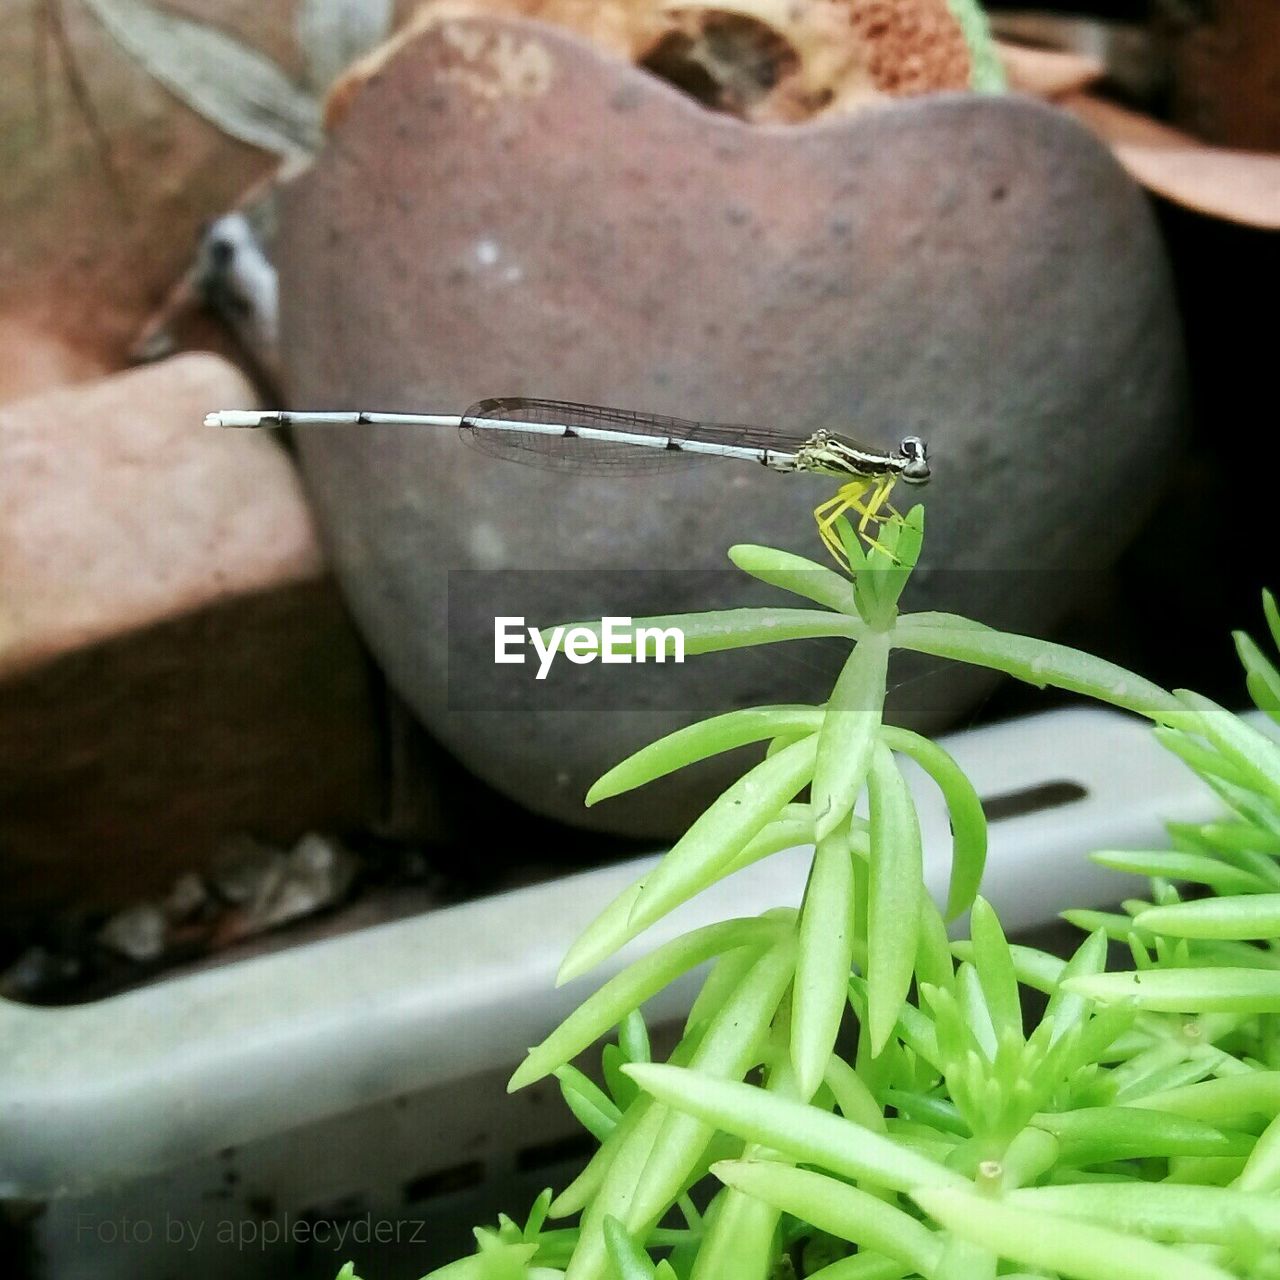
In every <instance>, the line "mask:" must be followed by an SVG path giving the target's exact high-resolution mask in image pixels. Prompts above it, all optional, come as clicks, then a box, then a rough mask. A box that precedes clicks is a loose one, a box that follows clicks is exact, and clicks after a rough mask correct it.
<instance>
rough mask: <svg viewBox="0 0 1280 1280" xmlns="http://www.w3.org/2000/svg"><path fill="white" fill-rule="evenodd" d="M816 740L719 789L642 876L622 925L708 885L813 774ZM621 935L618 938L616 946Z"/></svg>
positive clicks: (650, 918)
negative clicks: (637, 892)
mask: <svg viewBox="0 0 1280 1280" xmlns="http://www.w3.org/2000/svg"><path fill="white" fill-rule="evenodd" d="M817 747H818V743H817V740H816V739H815V738H812V737H810V738H805V739H804V740H803V741H801V742H797V743H795V744H794V745H793V746H790V747H787V748H786V749H785V750H783V751H779V752H778V754H777V755H775V756H771V757H770V758H769V759H767V760H762V761H761V762H760V763H759V764H758V765H756V766H755V768H754V769H751V770H750V771H749V772H748V773H746V774H744V775H743V776H742V777H741V778H739V779H738V781H737V782H735V783H733V785H732V786H730V787H729V788H728V790H726V791H725V792H723V793H722V794H721V795H720V796H719V797H718V798H717V799H716V800H714V801H713V802H712V803H711V805H710V806H709V807H708V808H707V809H706V811H705V812H704V813H703V814H702V815H701V816H700V817H698V818H697V819H696V820H695V821H694V823H693V825H692V826H691V827H690V828H689V830H688V831H686V832H685V833H684V835H683V836H681V837H680V839H679V840H678V841H676V843H675V845H674V846H673V847H672V849H671V851H670V852H669V853H668V854H667V855H666V857H664V858H663V859H662V861H661V862H660V863H658V865H657V866H656V867H655V868H654V869H653V870H652V871H651V872H650V873H649V874H648V875H647V876H646V877H645V880H644V885H643V887H642V888H641V890H640V892H639V894H638V895H637V896H636V900H635V905H634V906H633V907H632V908H631V916H630V919H629V920H628V922H627V924H628V930H630V931H638V930H641V929H646V928H648V926H649V925H651V924H653V922H654V921H655V920H659V919H661V918H662V917H663V916H664V915H666V914H667V912H668V911H670V910H672V909H673V908H674V907H678V906H679V905H680V904H681V903H682V902H685V901H687V900H688V899H689V898H691V897H693V896H694V895H695V894H697V893H700V892H701V891H702V890H703V889H705V888H706V887H707V886H708V885H710V884H714V883H715V881H717V880H718V879H719V878H720V877H721V875H723V874H724V872H725V870H726V869H727V868H728V867H729V866H730V865H731V864H732V863H733V861H734V859H735V858H736V856H737V855H738V854H739V853H740V852H741V851H742V848H743V846H744V845H746V844H747V842H748V841H749V840H751V839H752V838H754V837H755V836H757V835H758V834H759V833H760V831H761V830H762V829H763V828H764V827H765V826H766V825H767V824H768V823H769V822H770V821H771V820H772V819H773V818H775V817H776V816H777V814H778V811H779V810H780V809H781V808H782V806H783V805H785V804H787V803H788V802H789V801H791V800H793V799H794V798H795V796H796V794H797V793H798V792H799V791H800V790H801V789H802V788H803V787H804V786H805V784H806V783H807V782H808V781H809V779H810V778H811V777H812V776H813V768H814V757H815V754H816V752H817ZM623 941H625V937H619V938H618V945H619V946H621V945H622V942H623Z"/></svg>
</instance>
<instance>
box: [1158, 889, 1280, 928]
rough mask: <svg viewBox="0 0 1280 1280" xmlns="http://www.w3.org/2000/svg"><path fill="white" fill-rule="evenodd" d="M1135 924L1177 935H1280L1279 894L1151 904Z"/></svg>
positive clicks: (1256, 894) (1258, 894)
mask: <svg viewBox="0 0 1280 1280" xmlns="http://www.w3.org/2000/svg"><path fill="white" fill-rule="evenodd" d="M1134 923H1135V924H1137V925H1139V926H1140V927H1141V928H1143V929H1150V930H1151V931H1152V932H1153V933H1163V934H1167V935H1168V936H1170V937H1174V938H1232V939H1239V938H1280V893H1255V894H1251V895H1249V896H1247V897H1243V898H1200V899H1198V900H1197V901H1195V902H1179V903H1175V904H1173V905H1171V906H1167V907H1150V908H1148V909H1147V910H1146V911H1142V912H1139V913H1138V915H1137V916H1136V917H1135V918H1134Z"/></svg>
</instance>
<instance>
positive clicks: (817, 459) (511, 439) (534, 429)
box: [205, 396, 929, 567]
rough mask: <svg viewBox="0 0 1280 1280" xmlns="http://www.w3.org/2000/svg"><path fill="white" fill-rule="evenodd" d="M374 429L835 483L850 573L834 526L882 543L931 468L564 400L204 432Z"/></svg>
mask: <svg viewBox="0 0 1280 1280" xmlns="http://www.w3.org/2000/svg"><path fill="white" fill-rule="evenodd" d="M359 424H366V425H371V426H400V427H442V428H449V427H451V428H454V429H456V430H457V431H459V432H460V434H461V435H462V438H463V439H464V440H465V441H466V442H467V443H468V444H470V445H472V446H473V447H475V448H478V449H481V450H483V451H484V452H485V453H490V454H496V455H498V456H500V457H506V458H512V459H515V460H517V461H521V462H529V463H533V464H535V465H541V466H553V467H562V468H566V469H571V470H575V471H580V472H588V473H600V474H615V473H617V472H626V471H636V470H647V469H649V468H650V467H653V466H657V465H661V464H662V463H664V462H666V461H668V460H670V459H672V458H676V457H679V458H682V459H684V460H686V461H696V460H699V459H705V458H731V459H736V460H738V461H741V462H755V463H759V464H761V465H763V466H765V467H768V468H769V469H770V470H771V471H790V472H808V473H811V474H816V475H829V476H839V477H840V478H841V479H842V481H843V483H842V484H841V485H840V488H839V490H838V491H837V492H836V495H835V496H834V497H833V498H830V499H828V500H827V501H826V502H824V503H821V504H820V505H819V506H818V507H816V508H815V509H814V513H813V514H814V518H815V519H816V520H817V522H818V533H819V535H820V536H821V538H822V541H823V542H824V543H825V545H826V546H827V548H828V549H829V550H830V552H831V554H832V555H833V556H834V557H835V558H836V560H837V561H838V562H839V563H840V564H842V565H845V566H846V567H847V564H848V561H847V557H846V556H845V552H844V548H843V546H842V545H841V542H840V539H839V537H838V536H837V530H836V522H837V521H838V520H839V519H840V517H841V516H844V515H846V514H849V513H852V514H853V515H855V516H856V517H857V519H858V523H857V529H858V533H859V535H860V536H861V537H862V538H863V539H864V541H866V542H868V543H869V544H870V545H872V546H875V545H878V544H877V543H876V542H875V539H874V538H873V537H872V535H871V534H870V533H869V529H870V527H871V525H872V524H879V523H880V522H881V521H883V520H885V519H897V518H898V513H897V512H896V511H895V510H894V509H893V507H892V506H890V505H889V494H890V492H891V491H892V489H893V487H894V485H895V484H896V483H897V482H898V481H899V480H902V481H904V482H905V483H907V484H924V483H925V481H927V480H928V479H929V460H928V452H927V449H926V447H925V443H924V441H923V440H921V439H920V437H919V436H906V437H904V438H903V439H902V440H901V441H900V442H899V444H898V447H897V448H896V449H876V448H873V447H871V446H868V445H864V444H859V443H858V442H857V441H855V440H851V439H849V438H848V437H847V436H842V435H837V434H835V433H834V432H831V431H826V430H821V431H815V432H814V433H813V434H812V435H810V436H808V437H802V438H797V437H795V436H794V435H788V434H787V433H786V432H785V431H778V430H774V429H771V428H767V427H751V426H738V425H732V424H728V423H714V422H691V421H687V420H685V419H683V418H668V417H663V416H661V415H659V414H653V413H636V412H633V411H630V410H625V409H605V408H601V407H599V406H597V405H589V404H573V403H571V402H569V401H565V400H534V399H528V398H525V397H523V396H513V397H508V398H505V399H499V400H481V401H480V402H479V404H474V405H472V406H471V408H470V409H468V410H467V411H466V413H464V414H461V415H460V416H455V415H451V414H421V413H370V412H365V411H354V412H345V413H344V412H337V413H312V412H301V411H294V410H289V409H271V410H267V411H264V412H246V411H242V410H229V411H225V412H222V413H211V414H209V415H208V416H207V417H206V418H205V425H206V426H214V427H274V426H300V427H301V426H326V425H327V426H355V425H359Z"/></svg>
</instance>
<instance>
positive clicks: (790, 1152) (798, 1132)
mask: <svg viewBox="0 0 1280 1280" xmlns="http://www.w3.org/2000/svg"><path fill="white" fill-rule="evenodd" d="M624 1070H625V1071H626V1073H627V1074H628V1075H629V1076H631V1077H632V1079H634V1080H635V1082H636V1083H637V1084H638V1085H639V1086H640V1087H641V1088H642V1089H643V1090H645V1092H646V1093H650V1094H652V1095H653V1096H654V1097H655V1098H657V1099H659V1100H660V1101H662V1102H664V1103H667V1104H669V1105H670V1106H673V1107H677V1108H679V1109H680V1110H681V1111H687V1112H689V1114H690V1115H695V1116H697V1117H699V1119H702V1120H705V1121H707V1123H709V1124H714V1125H715V1126H716V1127H717V1128H719V1129H723V1130H724V1131H725V1132H726V1133H732V1134H736V1135H737V1136H738V1137H740V1138H742V1139H743V1140H744V1141H747V1142H758V1143H760V1144H761V1145H762V1146H766V1147H772V1148H774V1149H775V1150H777V1151H781V1152H782V1153H783V1154H784V1155H786V1156H788V1157H790V1158H791V1159H792V1160H795V1161H796V1162H797V1163H804V1164H812V1165H818V1166H821V1167H822V1168H824V1169H829V1170H830V1171H831V1172H832V1173H835V1174H837V1175H838V1176H840V1177H843V1178H853V1179H857V1180H858V1181H860V1182H861V1181H864V1180H865V1181H866V1182H869V1183H872V1184H874V1185H876V1186H882V1187H886V1188H889V1189H890V1190H896V1191H905V1190H908V1189H909V1188H911V1187H920V1186H964V1185H967V1183H966V1180H965V1179H964V1178H962V1177H961V1176H960V1175H959V1174H957V1173H953V1172H952V1171H951V1170H950V1169H946V1168H944V1167H943V1166H942V1165H940V1164H936V1163H935V1162H934V1161H932V1160H929V1159H927V1158H925V1157H924V1156H920V1155H917V1154H916V1153H915V1152H913V1151H912V1150H911V1149H910V1148H909V1147H907V1146H905V1145H903V1144H901V1143H898V1142H895V1141H894V1139H893V1138H892V1137H886V1136H884V1135H882V1134H879V1133H875V1132H873V1131H872V1130H870V1129H868V1128H866V1127H865V1126H863V1125H860V1124H856V1123H854V1122H853V1121H852V1120H848V1119H844V1118H841V1117H839V1116H833V1115H831V1114H830V1113H829V1112H826V1111H823V1110H821V1109H820V1108H818V1107H813V1106H809V1105H807V1104H805V1103H802V1102H794V1101H792V1100H790V1099H786V1098H779V1097H775V1096H773V1095H772V1094H769V1093H766V1092H765V1090H763V1089H757V1088H756V1087H755V1086H753V1085H748V1084H740V1083H737V1082H735V1081H729V1080H712V1079H709V1078H707V1077H706V1076H703V1075H701V1074H699V1073H698V1072H696V1071H690V1070H687V1069H684V1068H680V1067H672V1066H667V1065H665V1064H662V1063H652V1062H651V1063H647V1064H644V1065H636V1066H628V1067H625V1068H624Z"/></svg>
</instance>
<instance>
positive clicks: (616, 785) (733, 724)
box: [586, 706, 822, 806]
mask: <svg viewBox="0 0 1280 1280" xmlns="http://www.w3.org/2000/svg"><path fill="white" fill-rule="evenodd" d="M821 727H822V708H821V707H806V706H779V707H747V708H745V709H743V710H741V711H729V712H726V713H725V714H724V715H722V716H712V717H711V718H710V719H709V720H702V721H699V722H698V723H697V724H693V725H689V726H688V727H687V728H684V729H677V730H676V731H675V732H674V733H669V734H667V736H666V737H665V738H659V739H658V740H657V741H656V742H651V743H649V745H648V746H647V747H641V749H640V750H639V751H637V752H636V753H635V754H634V755H630V756H628V757H627V758H626V759H625V760H623V761H622V762H621V763H619V764H616V765H614V766H613V768H612V769H610V770H609V772H608V773H606V774H605V775H604V776H603V777H602V778H600V780H599V781H598V782H596V783H595V785H594V786H592V788H591V790H590V791H588V792H587V798H586V804H587V805H588V806H591V805H593V804H598V803H599V802H600V801H601V800H608V799H610V798H611V797H613V796H619V795H622V794H623V793H625V792H627V791H634V790H635V789H636V788H637V787H642V786H644V785H645V783H647V782H652V781H654V779H655V778H664V777H666V776H667V775H668V774H671V773H674V772H675V771H676V770H677V769H683V768H684V767H685V766H686V765H690V764H696V763H697V762H698V761H699V760H706V759H708V758H709V757H711V756H714V755H719V754H720V753H721V752H724V751H732V750H733V749H734V748H735V747H743V746H747V745H748V744H750V743H752V742H764V741H767V740H768V739H770V738H776V737H779V736H782V735H794V736H795V737H797V738H800V737H804V736H806V735H808V734H810V733H817V731H818V730H819V729H820V728H821Z"/></svg>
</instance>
